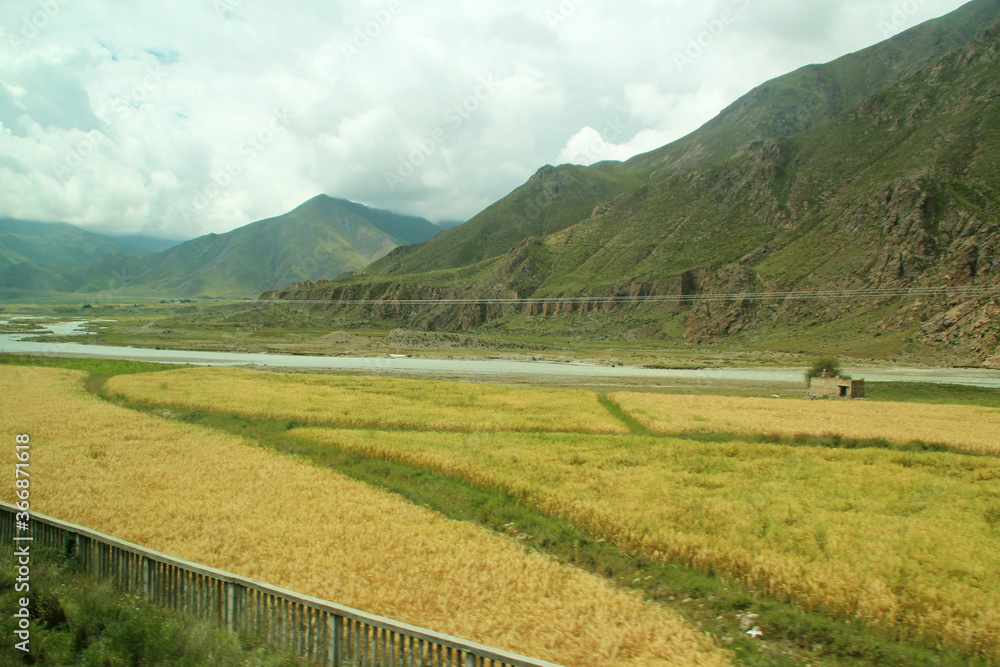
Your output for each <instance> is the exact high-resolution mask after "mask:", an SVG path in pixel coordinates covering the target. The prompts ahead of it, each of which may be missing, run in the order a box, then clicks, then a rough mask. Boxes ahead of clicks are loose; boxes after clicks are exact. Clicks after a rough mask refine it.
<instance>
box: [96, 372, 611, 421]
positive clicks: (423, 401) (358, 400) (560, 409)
mask: <svg viewBox="0 0 1000 667" xmlns="http://www.w3.org/2000/svg"><path fill="white" fill-rule="evenodd" d="M107 389H108V391H109V392H111V393H112V394H116V395H119V396H122V397H124V398H126V399H128V400H130V401H136V402H141V403H157V404H165V405H172V406H175V407H184V408H200V409H203V410H217V411H224V412H235V413H238V414H242V415H245V416H248V417H277V418H282V419H300V420H302V421H304V422H312V423H317V422H318V423H336V424H339V425H342V426H351V427H357V426H377V427H382V428H403V429H421V430H441V431H455V430H458V431H464V430H475V431H501V430H502V431H532V430H545V431H584V432H590V433H627V432H628V429H627V428H626V427H625V426H624V425H623V424H622V423H621V422H620V421H619V420H617V419H615V417H613V416H612V415H611V414H610V413H609V412H608V411H607V410H606V409H605V408H604V407H603V406H601V404H600V402H599V401H598V399H597V396H596V394H594V393H593V392H590V391H584V390H580V389H546V388H537V387H516V386H503V385H483V384H470V383H465V384H458V383H455V382H440V381H433V380H403V379H396V378H370V377H363V376H349V375H318V374H303V373H294V374H293V373H260V372H254V371H248V370H244V369H237V368H191V369H185V370H181V371H172V372H165V373H159V374H152V375H145V374H144V375H123V376H119V377H115V378H113V379H111V380H110V381H109V382H108V383H107Z"/></svg>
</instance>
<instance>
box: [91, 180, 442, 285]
mask: <svg viewBox="0 0 1000 667" xmlns="http://www.w3.org/2000/svg"><path fill="white" fill-rule="evenodd" d="M437 232H438V228H437V227H435V226H434V225H433V224H431V223H430V222H428V221H427V220H424V219H423V218H417V217H413V216H403V215H397V214H395V213H390V212H388V211H381V210H378V209H373V208H368V207H366V206H363V205H361V204H357V203H354V202H350V201H347V200H344V199H334V198H332V197H328V196H326V195H319V196H317V197H314V198H313V199H310V200H309V201H307V202H305V203H304V204H302V205H301V206H299V207H297V208H296V209H294V210H293V211H291V212H289V213H286V214H284V215H281V216H278V217H275V218H268V219H266V220H259V221H257V222H253V223H250V224H249V225H245V226H243V227H240V228H238V229H234V230H232V231H230V232H227V233H225V234H208V235H206V236H201V237H198V238H196V239H192V240H190V241H187V242H185V243H181V244H180V245H177V246H174V247H172V248H170V249H168V250H166V251H164V252H161V253H158V254H155V255H151V256H148V257H144V258H142V260H141V261H136V260H135V259H133V258H128V257H122V256H117V257H108V258H104V259H103V260H101V261H100V262H98V263H97V264H95V265H92V266H90V267H87V268H86V269H85V270H82V271H80V272H78V274H77V284H76V285H75V289H76V291H83V292H90V291H100V290H105V289H115V290H118V291H120V292H121V293H123V294H142V295H147V296H169V297H194V296H213V297H234V296H256V295H257V294H259V293H260V292H262V291H263V290H267V289H273V288H274V287H275V286H277V285H287V284H288V283H291V282H301V281H307V280H309V281H313V280H326V279H331V278H335V277H337V276H338V275H340V274H342V273H345V272H351V271H355V270H357V269H359V268H361V267H363V266H365V265H366V264H368V263H369V262H371V261H372V260H374V259H377V258H379V257H381V256H383V255H385V254H386V253H388V252H389V251H391V250H393V249H394V248H396V247H397V246H400V245H405V244H409V243H417V242H420V241H425V240H427V239H429V238H430V237H431V236H433V235H434V234H436V233H437Z"/></svg>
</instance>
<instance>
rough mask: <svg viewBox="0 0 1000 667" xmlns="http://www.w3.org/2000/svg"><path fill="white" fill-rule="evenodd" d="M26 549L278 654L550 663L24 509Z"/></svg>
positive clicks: (389, 666) (6, 526) (348, 660)
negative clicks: (61, 559)
mask: <svg viewBox="0 0 1000 667" xmlns="http://www.w3.org/2000/svg"><path fill="white" fill-rule="evenodd" d="M16 511H17V510H16V509H15V508H14V507H13V506H12V505H10V504H8V503H5V502H0V541H2V542H3V543H4V544H8V545H10V544H14V541H13V540H14V533H15V531H14V527H15V524H14V514H15V512H16ZM29 523H30V531H29V532H28V533H24V532H20V531H19V532H18V535H19V536H25V535H27V536H30V537H31V542H30V543H29V544H32V545H41V546H45V547H49V548H52V549H56V550H59V551H61V552H63V553H68V554H72V555H74V556H75V557H76V558H77V560H78V562H79V563H80V567H81V569H82V570H83V571H85V572H88V573H89V574H92V575H94V576H98V577H104V578H108V579H111V580H113V581H115V582H116V583H117V585H118V586H120V587H121V588H122V589H124V590H126V591H128V592H130V593H135V594H140V595H142V596H144V597H146V598H147V599H149V600H150V601H151V602H153V603H155V604H157V605H162V606H164V607H170V608H172V609H176V610H178V611H182V612H185V613H188V614H191V615H193V616H197V617H199V618H202V619H205V620H208V621H211V622H214V623H217V624H219V625H221V626H223V627H226V628H228V629H229V630H231V631H233V632H235V631H238V630H249V631H256V632H258V633H259V634H260V635H261V636H262V637H263V638H264V639H265V640H267V641H268V642H269V643H271V644H272V645H273V646H275V647H276V648H278V649H279V650H283V651H288V652H292V653H296V654H298V655H301V656H302V657H304V658H306V659H307V660H309V661H310V662H312V663H315V664H321V665H330V666H332V667H342V666H343V667H347V666H351V667H499V666H501V665H503V666H508V665H509V666H510V667H559V666H558V665H554V664H553V663H550V662H546V661H544V660H536V659H534V658H527V657H524V656H519V655H516V654H513V653H508V652H506V651H502V650H500V649H495V648H490V647H488V646H483V645H482V644H477V643H475V642H470V641H466V640H464V639H459V638H457V637H449V636H448V635H442V634H439V633H436V632H432V631H431V630H424V629H422V628H418V627H415V626H412V625H407V624H405V623H399V622H396V621H393V620H390V619H388V618H382V617H380V616H375V615H373V614H368V613H365V612H363V611H358V610H357V609H351V608H350V607H344V606H341V605H338V604H334V603H333V602H327V601H325V600H320V599H318V598H313V597H309V596H307V595H300V594H298V593H295V592H293V591H289V590H285V589H283V588H278V587H276V586H271V585H269V584H265V583H263V582H260V581H256V580H254V579H247V578H246V577H241V576H239V575H236V574H231V573H229V572H223V571H222V570H216V569H215V568H211V567H206V566H204V565H198V564H197V563H189V562H187V561H184V560H181V559H179V558H173V557H171V556H167V555H166V554H161V553H159V552H156V551H153V550H151V549H145V548H143V547H140V546H138V545H136V544H132V543H130V542H125V541H123V540H119V539H116V538H114V537H110V536H108V535H104V534H103V533H99V532H97V531H94V530H90V529H88V528H83V527H82V526H75V525H73V524H70V523H66V522H64V521H59V520H58V519H53V518H51V517H47V516H43V515H40V514H35V513H34V512H32V513H31V521H30V522H29Z"/></svg>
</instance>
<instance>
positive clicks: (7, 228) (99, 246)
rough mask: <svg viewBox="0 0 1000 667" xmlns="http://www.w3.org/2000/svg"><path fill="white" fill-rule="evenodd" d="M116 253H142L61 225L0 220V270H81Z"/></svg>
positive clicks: (131, 246) (101, 237) (128, 245)
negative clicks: (53, 267) (40, 267)
mask: <svg viewBox="0 0 1000 667" xmlns="http://www.w3.org/2000/svg"><path fill="white" fill-rule="evenodd" d="M116 253H120V254H123V255H144V254H146V251H145V250H142V249H140V248H137V247H135V246H134V245H130V244H128V243H124V242H120V241H118V240H115V239H111V238H108V237H107V236H102V235H100V234H94V233H92V232H88V231H86V230H83V229H80V228H79V227H75V226H73V225H68V224H65V223H60V222H33V221H30V220H12V219H10V218H0V270H2V269H6V268H7V267H9V266H13V265H17V264H26V265H30V266H38V265H44V264H59V265H62V266H68V267H75V266H84V265H86V264H89V263H91V262H94V261H96V260H98V259H100V258H101V257H105V256H107V255H112V254H116Z"/></svg>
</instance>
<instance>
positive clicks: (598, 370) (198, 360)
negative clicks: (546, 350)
mask: <svg viewBox="0 0 1000 667" xmlns="http://www.w3.org/2000/svg"><path fill="white" fill-rule="evenodd" d="M18 319H22V318H18ZM5 323H6V320H4V319H2V316H0V324H5ZM87 323H88V322H87V321H74V322H62V323H59V324H45V325H44V326H45V327H46V328H47V329H49V330H51V331H53V332H55V333H57V334H59V335H81V336H83V335H87V332H84V331H81V327H83V326H85V325H86V324H87ZM37 335H38V334H37V333H28V334H0V352H6V353H10V354H30V355H51V356H62V357H95V358H104V359H126V360H133V361H153V362H161V363H178V364H182V363H187V364H199V365H208V366H265V367H279V368H297V369H342V370H361V371H364V370H370V371H400V372H416V373H428V374H434V373H460V374H472V375H518V374H521V375H549V376H558V375H562V376H571V377H592V378H623V379H625V378H637V379H644V380H656V379H663V380H668V379H689V380H705V381H712V380H746V381H756V382H790V383H801V382H802V373H803V372H804V371H805V368H709V369H703V370H694V369H652V368H637V367H631V366H614V367H612V366H598V365H592V364H584V363H561V362H545V361H513V360H506V359H475V360H469V359H426V358H414V357H402V358H401V357H388V356H381V357H323V356H306V355H293V354H268V353H250V352H204V351H186V350H154V349H149V348H138V347H117V346H110V345H85V344H82V343H46V342H40V341H25V340H20V339H21V338H30V337H35V336H37ZM846 370H847V371H848V372H849V373H851V374H852V375H853V376H855V377H864V379H865V380H868V381H869V382H932V383H948V384H963V385H971V386H977V387H992V388H1000V371H996V370H987V369H979V368H897V367H893V368H864V367H849V368H847V369H846Z"/></svg>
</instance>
